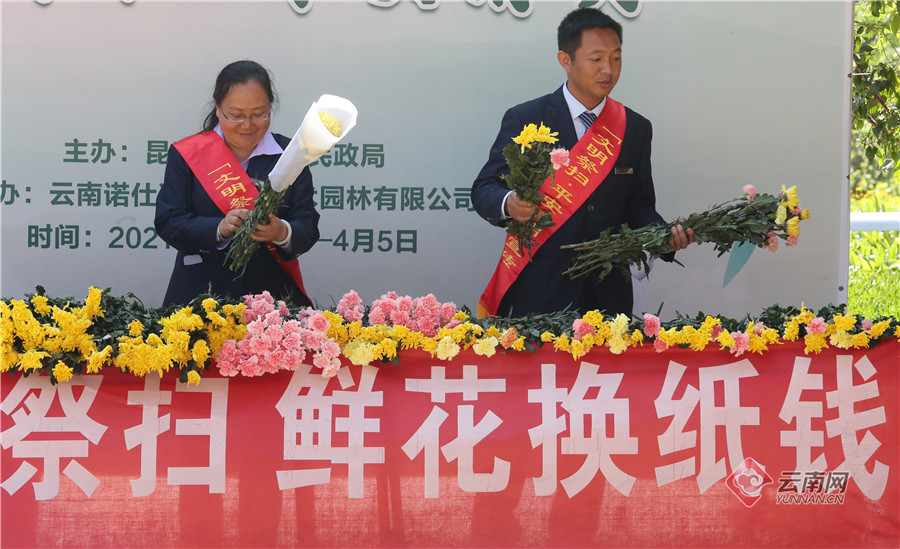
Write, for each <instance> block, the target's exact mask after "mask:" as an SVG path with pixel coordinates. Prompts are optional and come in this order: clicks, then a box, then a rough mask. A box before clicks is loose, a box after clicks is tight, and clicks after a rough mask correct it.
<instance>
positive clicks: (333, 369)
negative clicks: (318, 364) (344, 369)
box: [322, 358, 341, 377]
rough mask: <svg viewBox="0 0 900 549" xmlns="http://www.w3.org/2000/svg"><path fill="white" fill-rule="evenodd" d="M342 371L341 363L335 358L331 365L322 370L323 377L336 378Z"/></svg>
mask: <svg viewBox="0 0 900 549" xmlns="http://www.w3.org/2000/svg"><path fill="white" fill-rule="evenodd" d="M340 369H341V361H340V360H338V359H336V358H333V359H331V364H329V365H328V366H326V367H325V368H323V369H322V377H334V376H336V375H337V373H338V370H340Z"/></svg>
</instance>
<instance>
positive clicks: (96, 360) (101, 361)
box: [87, 345, 113, 374]
mask: <svg viewBox="0 0 900 549" xmlns="http://www.w3.org/2000/svg"><path fill="white" fill-rule="evenodd" d="M112 350H113V349H112V346H111V345H107V346H106V347H104V348H103V350H102V351H99V352H94V353H93V354H91V356H90V357H88V361H87V372H88V373H89V374H96V373H98V372H99V371H100V370H102V369H103V366H104V365H105V364H107V363H109V362H110V355H111V354H112Z"/></svg>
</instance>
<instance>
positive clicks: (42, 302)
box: [31, 294, 50, 315]
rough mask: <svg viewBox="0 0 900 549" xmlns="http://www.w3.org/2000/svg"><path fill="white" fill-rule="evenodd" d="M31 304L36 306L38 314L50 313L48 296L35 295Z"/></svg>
mask: <svg viewBox="0 0 900 549" xmlns="http://www.w3.org/2000/svg"><path fill="white" fill-rule="evenodd" d="M31 304H32V305H34V310H35V312H37V313H38V314H41V315H47V314H49V313H50V305H49V303H48V299H47V296H43V295H37V294H35V295H34V296H33V297H32V298H31Z"/></svg>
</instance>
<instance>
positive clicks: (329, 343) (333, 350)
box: [322, 339, 341, 358]
mask: <svg viewBox="0 0 900 549" xmlns="http://www.w3.org/2000/svg"><path fill="white" fill-rule="evenodd" d="M322 352H323V353H325V354H326V355H328V356H330V357H331V358H336V357H337V356H339V355H340V354H341V346H340V345H338V344H337V342H336V341H335V340H333V339H327V340H325V343H323V344H322Z"/></svg>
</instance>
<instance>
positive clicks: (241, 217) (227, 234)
mask: <svg viewBox="0 0 900 549" xmlns="http://www.w3.org/2000/svg"><path fill="white" fill-rule="evenodd" d="M248 215H250V210H246V209H243V208H238V209H235V210H231V211H230V212H228V213H227V214H225V217H223V218H222V221H219V226H218V227H217V229H216V230H218V231H219V236H220V237H221V238H222V239H223V240H228V239H229V238H231V237H232V236H234V233H235V232H236V231H237V230H238V229H240V228H241V227H243V226H244V222H245V221H247V216H248Z"/></svg>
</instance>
